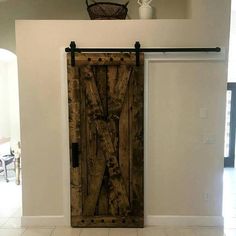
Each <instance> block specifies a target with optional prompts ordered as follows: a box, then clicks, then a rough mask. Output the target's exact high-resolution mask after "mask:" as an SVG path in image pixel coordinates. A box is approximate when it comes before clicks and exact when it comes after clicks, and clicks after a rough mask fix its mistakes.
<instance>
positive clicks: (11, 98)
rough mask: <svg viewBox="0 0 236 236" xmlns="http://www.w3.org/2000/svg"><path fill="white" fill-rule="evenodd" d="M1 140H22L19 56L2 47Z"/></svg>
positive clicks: (14, 141)
mask: <svg viewBox="0 0 236 236" xmlns="http://www.w3.org/2000/svg"><path fill="white" fill-rule="evenodd" d="M0 114H1V115H0V141H1V140H4V139H10V142H11V146H12V147H13V148H14V146H15V145H17V143H18V142H19V141H20V115H19V88H18V71H17V57H16V55H15V54H14V53H12V52H10V51H8V50H5V49H1V48H0Z"/></svg>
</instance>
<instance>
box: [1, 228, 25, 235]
mask: <svg viewBox="0 0 236 236" xmlns="http://www.w3.org/2000/svg"><path fill="white" fill-rule="evenodd" d="M24 231H25V229H0V235H1V236H21V235H22V233H23V232H24Z"/></svg>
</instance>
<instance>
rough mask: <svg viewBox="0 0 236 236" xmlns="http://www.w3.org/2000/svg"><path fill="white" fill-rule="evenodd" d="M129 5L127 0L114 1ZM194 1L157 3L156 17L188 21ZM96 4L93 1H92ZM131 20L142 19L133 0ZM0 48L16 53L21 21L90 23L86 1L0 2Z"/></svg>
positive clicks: (182, 0) (181, 0)
mask: <svg viewBox="0 0 236 236" xmlns="http://www.w3.org/2000/svg"><path fill="white" fill-rule="evenodd" d="M111 1H113V2H119V3H126V2H127V1H126V0H111ZM189 1H190V0H178V1H176V0H158V1H157V0H155V1H153V2H152V6H154V9H155V10H154V12H155V13H154V14H155V15H157V17H158V18H164V19H168V18H186V17H188V2H189ZM89 2H90V3H92V1H89ZM128 9H129V13H128V15H129V18H131V19H137V18H138V4H137V1H136V0H131V1H130V3H129V5H128ZM0 16H1V20H0V32H1V37H0V48H6V49H8V50H11V51H13V52H14V51H15V20H18V19H21V20H22V19H30V20H32V19H38V20H41V19H44V20H46V19H56V20H59V19H64V20H69V19H82V20H88V19H89V15H88V13H87V7H86V4H85V0H82V1H78V0H66V1H65V0H47V1H45V0H37V1H33V0H20V1H19V0H8V1H4V2H1V1H0Z"/></svg>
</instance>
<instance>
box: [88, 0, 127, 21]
mask: <svg viewBox="0 0 236 236" xmlns="http://www.w3.org/2000/svg"><path fill="white" fill-rule="evenodd" d="M93 2H94V3H93V4H91V5H89V4H88V0H86V4H87V10H88V13H89V16H90V18H91V20H117V19H119V20H121V19H125V18H126V15H127V12H128V8H127V5H128V4H129V2H127V3H126V4H118V3H112V2H95V1H93Z"/></svg>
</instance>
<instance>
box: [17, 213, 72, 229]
mask: <svg viewBox="0 0 236 236" xmlns="http://www.w3.org/2000/svg"><path fill="white" fill-rule="evenodd" d="M21 226H23V227H27V226H70V222H68V219H66V217H65V216H22V217H21Z"/></svg>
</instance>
